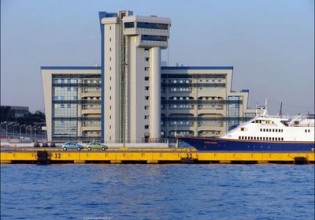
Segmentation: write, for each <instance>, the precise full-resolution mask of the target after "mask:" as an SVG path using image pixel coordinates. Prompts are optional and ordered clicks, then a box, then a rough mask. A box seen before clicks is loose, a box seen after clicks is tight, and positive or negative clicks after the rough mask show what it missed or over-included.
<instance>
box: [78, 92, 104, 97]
mask: <svg viewBox="0 0 315 220" xmlns="http://www.w3.org/2000/svg"><path fill="white" fill-rule="evenodd" d="M81 96H82V98H85V97H101V92H95V91H93V92H82V93H81Z"/></svg>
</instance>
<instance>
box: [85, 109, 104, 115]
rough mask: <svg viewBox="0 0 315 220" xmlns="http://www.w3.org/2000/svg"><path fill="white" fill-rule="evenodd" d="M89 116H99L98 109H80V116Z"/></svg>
mask: <svg viewBox="0 0 315 220" xmlns="http://www.w3.org/2000/svg"><path fill="white" fill-rule="evenodd" d="M89 114H93V115H95V114H101V109H100V108H88V109H82V115H89Z"/></svg>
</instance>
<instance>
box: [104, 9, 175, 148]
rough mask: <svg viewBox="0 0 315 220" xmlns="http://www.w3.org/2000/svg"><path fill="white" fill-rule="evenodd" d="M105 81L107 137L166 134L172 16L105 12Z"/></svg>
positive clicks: (152, 138) (128, 139)
mask: <svg viewBox="0 0 315 220" xmlns="http://www.w3.org/2000/svg"><path fill="white" fill-rule="evenodd" d="M100 19H101V27H102V28H101V31H102V50H103V53H102V74H103V82H104V90H103V93H104V94H103V97H104V99H103V103H104V105H103V106H104V109H103V111H104V114H103V117H102V121H103V125H104V127H103V135H104V137H103V138H104V141H105V142H107V143H116V142H131V143H136V142H141V141H143V140H144V139H148V140H150V141H157V140H159V139H160V135H161V65H160V61H161V49H164V48H167V40H168V37H169V28H170V24H171V21H170V19H168V18H159V17H156V16H149V17H144V16H133V14H132V12H131V11H122V12H119V13H118V14H106V13H103V14H100Z"/></svg>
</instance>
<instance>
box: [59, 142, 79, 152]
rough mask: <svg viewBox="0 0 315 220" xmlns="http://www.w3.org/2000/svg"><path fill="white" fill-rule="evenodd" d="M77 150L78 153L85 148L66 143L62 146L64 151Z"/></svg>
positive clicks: (76, 144)
mask: <svg viewBox="0 0 315 220" xmlns="http://www.w3.org/2000/svg"><path fill="white" fill-rule="evenodd" d="M68 148H69V149H77V150H78V151H80V150H82V149H83V146H82V145H81V144H78V143H74V142H66V143H64V144H63V145H62V150H64V151H66V150H67V149H68Z"/></svg>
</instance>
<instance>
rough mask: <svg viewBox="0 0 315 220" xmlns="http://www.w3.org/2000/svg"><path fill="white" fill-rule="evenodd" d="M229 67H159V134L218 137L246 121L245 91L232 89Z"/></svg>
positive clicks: (231, 68)
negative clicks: (160, 88)
mask: <svg viewBox="0 0 315 220" xmlns="http://www.w3.org/2000/svg"><path fill="white" fill-rule="evenodd" d="M232 74H233V67H230V66H228V67H223V66H219V67H218V66H217V67H215V66H209V67H206V66H201V67H200V66H199V67H191V66H190V67H187V66H182V67H168V66H166V67H162V85H161V86H162V93H161V95H162V99H161V104H162V105H161V109H162V134H163V137H165V138H172V137H175V136H204V137H209V136H220V135H223V134H224V133H225V132H227V131H228V130H230V129H232V128H234V127H235V126H238V125H239V124H240V123H241V122H243V121H247V120H249V119H250V118H252V117H253V116H254V115H255V111H253V110H250V109H247V100H248V91H247V90H246V91H241V92H232V91H231V83H232Z"/></svg>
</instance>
